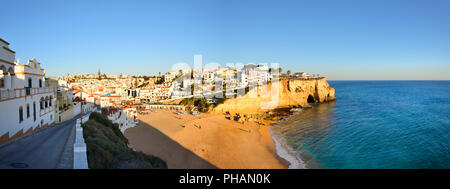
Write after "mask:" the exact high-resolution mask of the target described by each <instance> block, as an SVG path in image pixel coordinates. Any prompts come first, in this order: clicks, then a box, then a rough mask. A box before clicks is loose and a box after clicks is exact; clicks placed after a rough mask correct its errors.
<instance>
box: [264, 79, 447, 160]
mask: <svg viewBox="0 0 450 189" xmlns="http://www.w3.org/2000/svg"><path fill="white" fill-rule="evenodd" d="M329 83H330V85H331V86H332V87H334V88H335V89H336V98H337V100H336V101H335V102H330V103H325V104H318V105H313V108H311V109H304V110H303V111H302V112H300V113H298V114H296V115H293V116H291V117H290V118H289V119H288V120H286V121H284V122H282V123H280V124H278V125H276V126H274V127H272V131H273V133H274V134H275V135H277V136H281V138H284V139H285V142H286V143H287V144H288V146H290V147H291V148H292V149H294V150H295V152H296V153H297V157H298V158H299V159H301V160H302V161H303V163H305V164H306V166H307V167H309V168H349V169H353V168H357V169H359V168H364V169H366V168H367V169H378V168H381V169H393V168H400V169H403V168H408V169H409V168H412V169H415V168H447V169H448V168H450V81H329Z"/></svg>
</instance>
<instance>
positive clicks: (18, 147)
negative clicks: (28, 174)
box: [0, 119, 76, 169]
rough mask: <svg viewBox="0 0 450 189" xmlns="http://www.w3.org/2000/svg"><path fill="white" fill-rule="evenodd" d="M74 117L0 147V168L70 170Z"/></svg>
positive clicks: (73, 138) (71, 164)
mask: <svg viewBox="0 0 450 189" xmlns="http://www.w3.org/2000/svg"><path fill="white" fill-rule="evenodd" d="M75 123H76V119H71V120H69V121H66V122H63V123H59V124H56V125H54V126H51V127H47V128H44V129H42V130H38V131H37V132H34V133H31V134H29V135H26V136H24V137H22V138H19V139H18V140H16V141H13V142H11V143H9V144H6V145H2V146H0V169H15V168H28V169H56V168H60V169H71V168H72V167H73V143H74V141H75V137H74V134H75Z"/></svg>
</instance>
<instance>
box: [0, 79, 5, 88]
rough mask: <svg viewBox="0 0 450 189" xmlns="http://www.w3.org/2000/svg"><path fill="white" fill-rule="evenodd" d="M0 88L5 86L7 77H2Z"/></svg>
mask: <svg viewBox="0 0 450 189" xmlns="http://www.w3.org/2000/svg"><path fill="white" fill-rule="evenodd" d="M0 88H5V79H3V78H1V79H0Z"/></svg>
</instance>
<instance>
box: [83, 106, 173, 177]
mask: <svg viewBox="0 0 450 189" xmlns="http://www.w3.org/2000/svg"><path fill="white" fill-rule="evenodd" d="M83 136H84V139H85V142H86V146H87V157H88V165H89V168H91V169H154V168H156V169H161V168H167V165H166V163H165V162H164V161H163V160H161V159H160V158H158V157H155V156H149V155H146V154H144V153H142V152H136V151H133V149H131V148H130V147H128V140H127V138H125V136H123V134H122V132H120V130H119V128H118V126H117V125H116V124H113V123H112V122H111V121H110V120H108V119H107V118H105V117H104V116H103V115H102V114H99V113H95V112H94V113H92V114H91V116H90V117H89V121H87V122H86V123H85V124H83Z"/></svg>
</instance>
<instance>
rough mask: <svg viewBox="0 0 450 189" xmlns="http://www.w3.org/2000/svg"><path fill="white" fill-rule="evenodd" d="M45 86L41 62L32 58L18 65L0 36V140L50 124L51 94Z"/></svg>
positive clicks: (3, 140) (52, 121)
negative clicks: (0, 121)
mask: <svg viewBox="0 0 450 189" xmlns="http://www.w3.org/2000/svg"><path fill="white" fill-rule="evenodd" d="M45 86H46V85H45V70H44V69H42V68H41V64H40V63H39V62H38V61H36V59H32V60H29V61H28V63H27V64H23V65H21V64H19V62H18V61H15V52H14V51H13V50H11V49H9V43H8V42H6V41H4V40H3V39H1V38H0V120H2V123H1V125H0V143H3V142H6V141H8V140H11V139H13V138H17V137H20V136H22V135H25V134H28V133H31V132H33V131H36V130H38V129H40V128H43V127H47V126H50V125H53V124H54V120H55V111H54V106H55V101H54V99H55V97H54V93H53V89H52V88H48V87H45Z"/></svg>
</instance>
